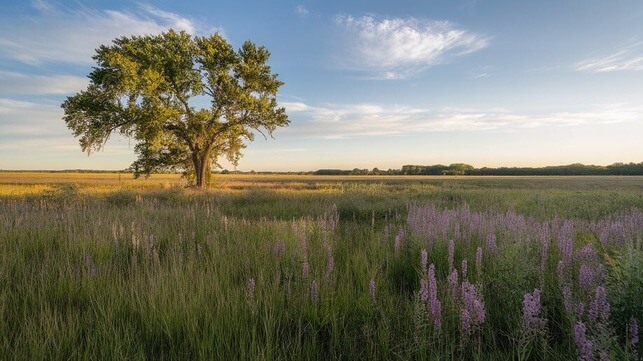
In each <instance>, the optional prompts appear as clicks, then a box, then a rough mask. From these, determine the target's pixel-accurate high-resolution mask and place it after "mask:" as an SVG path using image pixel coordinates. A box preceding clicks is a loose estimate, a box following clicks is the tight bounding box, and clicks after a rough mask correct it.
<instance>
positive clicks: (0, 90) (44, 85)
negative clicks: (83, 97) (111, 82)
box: [0, 70, 89, 95]
mask: <svg viewBox="0 0 643 361" xmlns="http://www.w3.org/2000/svg"><path fill="white" fill-rule="evenodd" d="M88 83H89V79H87V78H86V77H80V76H74V75H31V74H22V73H14V72H7V71H2V70H0V95H16V94H31V95H34V94H69V93H73V92H77V91H80V90H82V89H84V88H85V87H87V84H88Z"/></svg>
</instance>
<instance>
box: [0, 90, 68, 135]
mask: <svg viewBox="0 0 643 361" xmlns="http://www.w3.org/2000/svg"><path fill="white" fill-rule="evenodd" d="M61 117H62V110H61V109H60V106H59V105H58V103H56V104H51V103H50V104H47V103H35V102H27V101H20V100H14V99H7V98H0V134H2V136H3V137H11V138H13V137H17V138H23V137H34V136H42V137H48V136H54V135H61V134H66V133H67V134H68V132H67V131H66V129H65V123H64V122H63V121H62V120H61ZM70 138H71V137H70Z"/></svg>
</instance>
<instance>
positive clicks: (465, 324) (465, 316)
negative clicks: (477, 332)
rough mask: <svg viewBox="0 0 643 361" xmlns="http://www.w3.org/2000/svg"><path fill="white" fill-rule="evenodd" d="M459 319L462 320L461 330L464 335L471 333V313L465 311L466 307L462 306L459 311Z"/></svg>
mask: <svg viewBox="0 0 643 361" xmlns="http://www.w3.org/2000/svg"><path fill="white" fill-rule="evenodd" d="M460 319H461V322H462V331H463V332H464V333H465V334H466V335H470V334H471V323H472V322H471V321H472V320H471V315H469V311H467V309H466V308H463V309H462V311H461V312H460Z"/></svg>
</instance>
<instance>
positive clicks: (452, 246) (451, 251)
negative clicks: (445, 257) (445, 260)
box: [449, 240, 455, 272]
mask: <svg viewBox="0 0 643 361" xmlns="http://www.w3.org/2000/svg"><path fill="white" fill-rule="evenodd" d="M454 253H455V242H453V240H449V272H451V271H452V270H453V255H454Z"/></svg>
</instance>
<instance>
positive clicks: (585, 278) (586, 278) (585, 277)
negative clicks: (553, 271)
mask: <svg viewBox="0 0 643 361" xmlns="http://www.w3.org/2000/svg"><path fill="white" fill-rule="evenodd" d="M578 283H579V285H580V287H581V288H582V289H583V290H584V291H586V292H587V291H588V290H589V289H590V287H592V284H593V283H594V271H592V269H591V268H589V267H588V266H587V265H586V264H584V263H583V264H582V265H581V266H580V269H579V270H578Z"/></svg>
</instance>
